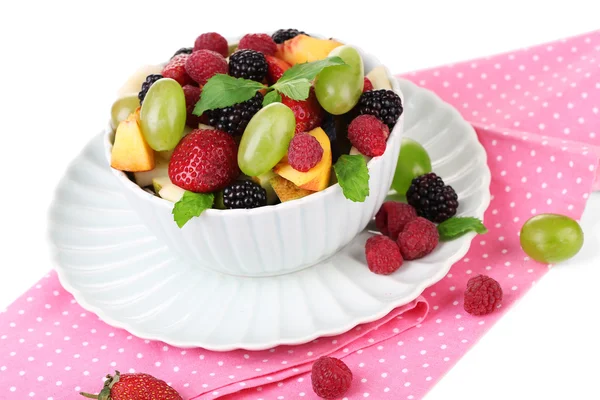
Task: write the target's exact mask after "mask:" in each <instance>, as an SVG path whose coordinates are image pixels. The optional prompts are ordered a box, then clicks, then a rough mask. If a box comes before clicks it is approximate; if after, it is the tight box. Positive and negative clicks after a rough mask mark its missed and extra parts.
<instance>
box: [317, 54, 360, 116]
mask: <svg viewBox="0 0 600 400" xmlns="http://www.w3.org/2000/svg"><path fill="white" fill-rule="evenodd" d="M329 56H330V57H333V56H338V57H340V58H341V59H342V60H344V62H345V63H346V64H347V65H340V66H335V67H328V68H325V69H324V70H323V71H321V73H320V74H319V75H318V76H317V79H316V82H315V94H316V96H317V100H318V101H319V104H321V106H322V107H323V108H324V109H325V110H326V111H327V112H329V113H330V114H333V115H341V114H344V113H347V112H348V111H350V110H351V109H352V108H353V107H354V106H355V105H356V103H358V99H359V98H360V95H361V94H362V91H363V85H364V78H365V71H364V66H363V62H362V58H361V56H360V54H359V53H358V51H356V49H355V48H353V47H351V46H348V45H344V46H340V47H336V48H335V49H333V50H332V51H331V52H330V53H329Z"/></svg>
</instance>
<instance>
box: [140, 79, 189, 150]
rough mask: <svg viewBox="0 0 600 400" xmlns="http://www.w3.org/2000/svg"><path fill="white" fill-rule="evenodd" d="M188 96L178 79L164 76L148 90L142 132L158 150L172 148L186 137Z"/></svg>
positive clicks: (147, 140) (144, 105) (142, 119)
mask: <svg viewBox="0 0 600 400" xmlns="http://www.w3.org/2000/svg"><path fill="white" fill-rule="evenodd" d="M185 117H186V108H185V96H184V94H183V89H182V88H181V85H179V83H177V81H175V80H173V79H170V78H162V79H159V80H158V81H156V82H155V83H154V84H153V85H152V86H151V87H150V90H148V93H147V94H146V97H145V98H144V103H143V104H142V110H141V113H140V121H141V128H142V134H143V135H144V138H145V139H146V142H148V145H149V146H150V147H152V148H153V149H154V150H156V151H165V150H172V149H174V148H175V146H177V143H179V140H180V139H181V138H182V137H183V129H184V128H185Z"/></svg>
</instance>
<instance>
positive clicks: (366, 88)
mask: <svg viewBox="0 0 600 400" xmlns="http://www.w3.org/2000/svg"><path fill="white" fill-rule="evenodd" d="M369 90H373V84H372V83H371V80H370V79H369V78H367V77H366V76H365V85H364V86H363V93H364V92H368V91H369Z"/></svg>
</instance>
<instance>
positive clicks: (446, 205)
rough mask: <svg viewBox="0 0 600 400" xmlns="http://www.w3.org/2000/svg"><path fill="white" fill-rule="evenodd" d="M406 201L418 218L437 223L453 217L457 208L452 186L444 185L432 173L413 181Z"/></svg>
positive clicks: (456, 199)
mask: <svg viewBox="0 0 600 400" xmlns="http://www.w3.org/2000/svg"><path fill="white" fill-rule="evenodd" d="M406 200H407V201H408V204H410V205H411V206H413V207H414V208H415V209H416V210H417V214H418V215H419V216H421V217H424V218H426V219H428V220H430V221H432V222H437V223H440V222H444V221H445V220H447V219H448V218H450V217H452V216H454V215H455V214H456V209H457V208H458V196H457V195H456V192H455V191H454V189H452V186H448V185H446V184H444V181H443V180H442V178H440V177H439V176H437V175H436V174H435V173H433V172H430V173H428V174H425V175H421V176H418V177H416V178H415V179H413V181H412V184H411V185H410V187H409V188H408V191H407V192H406Z"/></svg>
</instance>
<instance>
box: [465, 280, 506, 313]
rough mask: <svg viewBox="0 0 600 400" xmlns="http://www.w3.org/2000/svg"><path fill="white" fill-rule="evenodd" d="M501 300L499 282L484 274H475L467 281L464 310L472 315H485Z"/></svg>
mask: <svg viewBox="0 0 600 400" xmlns="http://www.w3.org/2000/svg"><path fill="white" fill-rule="evenodd" d="M501 301H502V288H501V287H500V284H499V283H498V282H497V281H496V280H494V279H493V278H490V277H489V276H486V275H477V276H474V277H472V278H471V279H469V281H468V282H467V290H466V291H465V304H464V308H465V311H466V312H468V313H469V314H472V315H486V314H489V313H491V312H492V311H494V309H495V308H496V307H497V305H498V304H499V303H500V302H501Z"/></svg>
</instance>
